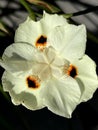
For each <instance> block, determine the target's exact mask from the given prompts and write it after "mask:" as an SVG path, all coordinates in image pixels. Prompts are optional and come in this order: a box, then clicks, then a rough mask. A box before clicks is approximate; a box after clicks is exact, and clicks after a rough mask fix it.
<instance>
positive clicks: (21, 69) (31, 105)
mask: <svg viewBox="0 0 98 130" xmlns="http://www.w3.org/2000/svg"><path fill="white" fill-rule="evenodd" d="M56 18H57V19H59V20H61V24H60V23H59V22H60V21H59V20H58V21H57V23H56ZM48 19H49V30H48V29H47V28H48V24H47V21H48ZM53 20H54V22H53ZM32 23H33V24H32ZM52 23H53V27H52ZM64 23H65V24H64ZM25 24H26V25H27V27H26V30H25V31H23V30H24V29H23V28H24V27H25V26H24V25H25ZM50 25H51V26H50ZM34 26H35V28H36V29H34V30H33V27H34ZM30 27H31V29H30ZM37 28H38V30H37ZM41 28H42V29H41ZM32 32H33V34H32V37H31V33H32ZM19 34H20V37H19ZM42 34H44V35H45V36H46V37H47V39H46V41H45V42H47V44H49V45H47V47H45V48H44V49H43V48H41V49H43V51H39V49H37V48H36V45H37V44H35V43H36V42H35V41H36V39H37V38H38V36H42V37H41V39H40V41H41V42H42V43H43V36H44V35H42ZM33 37H34V38H33ZM15 41H17V44H12V45H10V46H9V47H7V49H6V50H5V51H4V54H3V56H2V60H0V65H1V66H2V67H3V68H5V72H4V74H3V77H2V84H3V88H4V91H7V92H9V94H10V96H11V99H12V102H13V103H14V104H16V105H19V104H22V105H24V106H25V107H26V108H28V109H30V110H37V109H41V108H43V107H48V109H49V110H51V111H52V112H53V113H55V114H58V115H60V116H63V117H68V118H70V117H71V115H72V112H73V111H74V109H75V108H76V106H77V105H78V104H79V103H81V102H83V101H87V100H89V99H90V98H91V97H92V96H93V93H94V92H95V90H96V89H97V87H98V79H97V74H96V65H95V62H94V61H93V60H92V59H91V58H89V57H88V56H87V55H85V47H86V31H85V26H84V25H80V26H75V25H71V24H68V23H67V22H66V20H64V18H63V17H59V16H57V15H49V14H45V16H44V18H42V19H41V20H40V21H39V22H34V21H31V20H27V21H26V22H25V23H24V24H22V25H20V27H19V29H18V30H17V32H16V40H15ZM32 41H33V42H32ZM28 43H29V44H28ZM32 43H33V44H32ZM37 43H39V42H37Z"/></svg>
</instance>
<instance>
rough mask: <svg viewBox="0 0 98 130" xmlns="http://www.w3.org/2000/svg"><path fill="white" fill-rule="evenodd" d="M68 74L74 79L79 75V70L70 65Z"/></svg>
mask: <svg viewBox="0 0 98 130" xmlns="http://www.w3.org/2000/svg"><path fill="white" fill-rule="evenodd" d="M67 74H68V75H69V76H71V77H72V78H75V77H76V76H77V75H78V71H77V68H76V67H75V66H74V65H70V66H69V68H68V71H67Z"/></svg>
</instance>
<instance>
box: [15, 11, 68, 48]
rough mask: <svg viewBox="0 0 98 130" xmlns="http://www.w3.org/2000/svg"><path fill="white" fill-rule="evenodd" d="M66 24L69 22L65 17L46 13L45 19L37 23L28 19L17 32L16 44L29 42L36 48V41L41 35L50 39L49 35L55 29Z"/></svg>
mask: <svg viewBox="0 0 98 130" xmlns="http://www.w3.org/2000/svg"><path fill="white" fill-rule="evenodd" d="M47 21H48V22H47ZM65 24H67V20H66V19H65V18H64V17H63V16H59V15H57V14H54V15H50V14H48V13H45V12H44V14H43V18H42V19H41V20H39V21H37V22H35V21H33V20H31V19H30V18H27V20H26V21H25V22H24V23H22V24H20V26H19V27H18V29H17V30H16V32H15V43H16V42H27V43H29V44H32V45H34V46H35V43H36V40H37V39H38V38H39V37H40V36H41V35H44V36H46V37H48V33H49V32H50V31H51V30H52V29H53V28H55V27H56V26H61V25H65Z"/></svg>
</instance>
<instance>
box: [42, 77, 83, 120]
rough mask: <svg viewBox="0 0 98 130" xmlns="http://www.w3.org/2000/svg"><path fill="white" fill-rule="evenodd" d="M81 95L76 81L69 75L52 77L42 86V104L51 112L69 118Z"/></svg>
mask: <svg viewBox="0 0 98 130" xmlns="http://www.w3.org/2000/svg"><path fill="white" fill-rule="evenodd" d="M80 96H81V92H80V88H79V86H78V84H77V82H76V81H75V80H74V79H72V78H70V77H62V78H59V79H56V78H52V79H51V80H49V82H48V83H47V84H46V87H45V88H43V95H42V98H44V105H45V106H47V107H48V109H49V110H51V111H52V112H53V113H55V114H57V115H60V116H63V117H67V118H70V117H71V114H72V112H73V111H74V109H75V108H76V106H77V105H78V103H79V99H80Z"/></svg>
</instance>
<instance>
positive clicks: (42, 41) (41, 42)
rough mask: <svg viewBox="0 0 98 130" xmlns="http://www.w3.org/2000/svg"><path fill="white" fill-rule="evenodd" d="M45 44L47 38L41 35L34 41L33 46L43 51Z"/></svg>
mask: <svg viewBox="0 0 98 130" xmlns="http://www.w3.org/2000/svg"><path fill="white" fill-rule="evenodd" d="M46 44H47V37H46V36H44V35H41V36H40V37H38V39H37V40H36V43H35V46H36V47H37V48H39V49H40V50H43V49H44V48H45V47H46Z"/></svg>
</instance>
